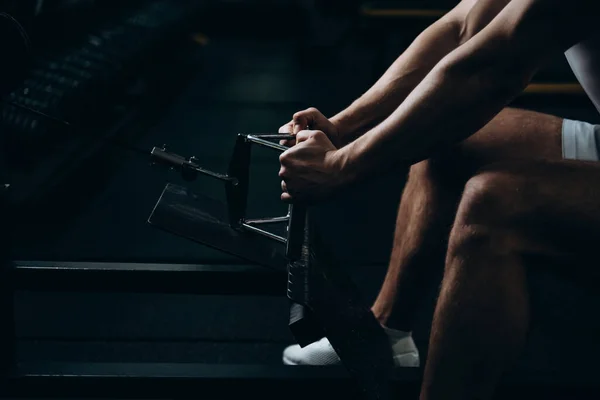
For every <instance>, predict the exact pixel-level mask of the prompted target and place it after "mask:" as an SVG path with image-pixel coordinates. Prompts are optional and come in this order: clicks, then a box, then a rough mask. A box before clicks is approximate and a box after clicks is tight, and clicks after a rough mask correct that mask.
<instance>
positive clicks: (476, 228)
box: [448, 172, 525, 256]
mask: <svg viewBox="0 0 600 400" xmlns="http://www.w3.org/2000/svg"><path fill="white" fill-rule="evenodd" d="M521 191H522V183H521V182H519V179H518V178H515V177H513V176H511V175H510V174H506V173H502V172H484V173H481V174H479V175H476V176H475V177H473V178H471V179H470V180H469V181H468V182H467V183H466V185H465V188H464V192H463V196H462V198H461V201H460V204H459V207H458V211H457V214H456V219H455V222H454V226H453V228H452V233H451V235H450V242H449V246H448V254H449V256H452V255H454V256H456V255H462V254H465V253H468V254H473V252H476V251H485V252H486V253H489V252H493V253H495V254H496V255H499V253H504V252H507V251H512V249H513V247H514V246H513V244H514V243H513V241H514V231H515V223H516V221H517V220H518V218H520V216H521V215H523V213H524V212H525V210H524V206H523V204H524V202H523V201H522V200H521V194H520V192H521Z"/></svg>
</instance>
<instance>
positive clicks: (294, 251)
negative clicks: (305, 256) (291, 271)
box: [285, 204, 309, 261]
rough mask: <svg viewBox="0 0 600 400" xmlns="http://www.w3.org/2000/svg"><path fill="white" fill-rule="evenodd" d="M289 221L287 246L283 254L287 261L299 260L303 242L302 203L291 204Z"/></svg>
mask: <svg viewBox="0 0 600 400" xmlns="http://www.w3.org/2000/svg"><path fill="white" fill-rule="evenodd" d="M289 214H290V221H289V223H288V234H287V247H286V249H285V256H286V258H287V259H288V260H289V261H296V260H299V259H300V257H301V256H302V247H303V245H304V244H305V243H304V241H305V240H304V239H305V229H308V228H309V227H308V226H307V223H306V206H305V205H303V204H295V205H291V206H290V209H289Z"/></svg>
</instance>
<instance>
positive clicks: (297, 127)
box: [292, 114, 308, 135]
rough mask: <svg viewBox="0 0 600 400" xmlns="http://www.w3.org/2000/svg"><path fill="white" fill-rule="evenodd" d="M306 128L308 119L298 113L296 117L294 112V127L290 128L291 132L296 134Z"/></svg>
mask: <svg viewBox="0 0 600 400" xmlns="http://www.w3.org/2000/svg"><path fill="white" fill-rule="evenodd" d="M306 128H308V121H307V119H306V116H304V115H299V116H298V117H296V114H294V127H293V130H292V134H293V135H296V134H298V132H300V131H302V130H304V129H306Z"/></svg>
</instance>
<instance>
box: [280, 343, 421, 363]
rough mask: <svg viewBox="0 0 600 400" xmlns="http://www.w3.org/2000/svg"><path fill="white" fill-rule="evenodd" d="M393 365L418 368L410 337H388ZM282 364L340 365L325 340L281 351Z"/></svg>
mask: <svg viewBox="0 0 600 400" xmlns="http://www.w3.org/2000/svg"><path fill="white" fill-rule="evenodd" d="M390 342H391V344H392V352H393V354H394V364H396V366H397V367H418V366H419V365H420V363H419V350H418V349H417V346H416V345H415V342H414V340H413V338H412V336H406V337H403V338H400V339H398V338H392V337H390ZM283 363H284V364H286V365H319V366H321V365H340V364H341V361H340V358H339V357H338V355H337V353H336V352H335V350H334V349H333V347H332V346H331V344H330V343H329V340H327V338H323V339H321V340H319V341H318V342H314V343H311V344H309V345H308V346H306V347H304V348H302V347H300V346H299V345H297V344H295V345H293V346H289V347H286V348H285V350H284V351H283Z"/></svg>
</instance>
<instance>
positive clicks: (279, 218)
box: [244, 215, 290, 225]
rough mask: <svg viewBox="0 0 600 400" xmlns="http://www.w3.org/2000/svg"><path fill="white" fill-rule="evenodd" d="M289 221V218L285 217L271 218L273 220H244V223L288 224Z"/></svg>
mask: <svg viewBox="0 0 600 400" xmlns="http://www.w3.org/2000/svg"><path fill="white" fill-rule="evenodd" d="M289 220H290V216H289V215H286V216H284V217H273V218H257V219H246V220H244V222H245V223H246V224H254V225H260V224H278V223H281V222H288V221H289Z"/></svg>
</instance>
